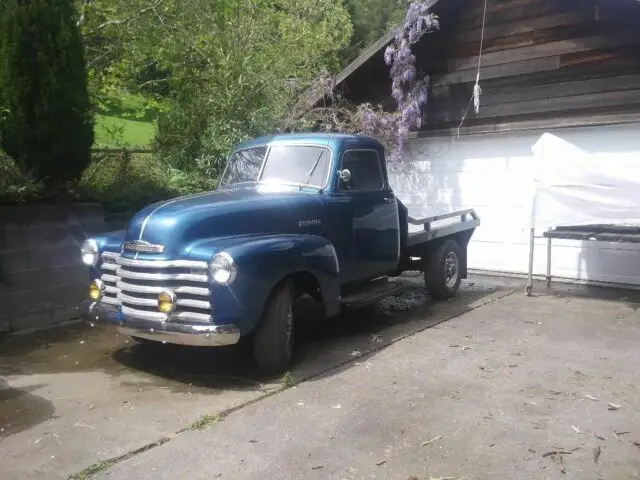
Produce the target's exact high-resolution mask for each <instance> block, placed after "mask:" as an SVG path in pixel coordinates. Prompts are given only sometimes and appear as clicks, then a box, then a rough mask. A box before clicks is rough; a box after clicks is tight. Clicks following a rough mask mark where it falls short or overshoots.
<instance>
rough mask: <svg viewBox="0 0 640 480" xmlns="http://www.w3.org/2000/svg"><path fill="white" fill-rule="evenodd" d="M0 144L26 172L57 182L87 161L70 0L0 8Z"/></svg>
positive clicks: (81, 66)
mask: <svg viewBox="0 0 640 480" xmlns="http://www.w3.org/2000/svg"><path fill="white" fill-rule="evenodd" d="M0 108H1V109H2V112H3V114H2V116H0V142H1V143H0V145H1V146H2V148H3V149H4V151H5V152H6V153H7V154H8V155H9V156H10V157H11V158H13V159H14V161H15V165H16V166H17V167H18V168H19V169H20V171H21V172H22V173H23V174H24V175H27V176H31V177H33V178H34V179H36V180H42V181H44V182H45V183H46V184H47V185H48V186H49V187H60V186H62V185H63V184H65V183H67V182H69V181H73V180H76V179H77V178H79V177H80V175H81V174H82V171H83V170H84V169H85V168H86V166H87V165H88V164H89V162H90V158H91V157H90V156H91V151H90V149H91V145H92V144H93V119H92V115H91V108H90V103H89V94H88V88H87V74H86V65H85V59H84V47H83V45H82V42H81V39H80V34H79V31H78V28H77V26H76V20H75V12H74V8H73V4H72V0H30V1H28V2H24V1H18V0H4V1H3V2H2V7H0Z"/></svg>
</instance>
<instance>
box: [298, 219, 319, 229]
mask: <svg viewBox="0 0 640 480" xmlns="http://www.w3.org/2000/svg"><path fill="white" fill-rule="evenodd" d="M316 225H322V221H321V220H320V219H317V218H314V219H313V220H299V221H298V228H304V227H313V226H316Z"/></svg>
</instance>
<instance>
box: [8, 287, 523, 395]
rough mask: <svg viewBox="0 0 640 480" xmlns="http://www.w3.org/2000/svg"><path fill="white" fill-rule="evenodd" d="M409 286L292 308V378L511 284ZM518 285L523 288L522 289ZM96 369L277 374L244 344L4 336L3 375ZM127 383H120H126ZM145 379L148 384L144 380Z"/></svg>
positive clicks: (253, 377)
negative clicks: (360, 299) (346, 308)
mask: <svg viewBox="0 0 640 480" xmlns="http://www.w3.org/2000/svg"><path fill="white" fill-rule="evenodd" d="M401 281H403V282H407V283H408V285H407V289H406V290H405V291H404V292H403V293H402V294H400V295H397V296H395V297H390V298H387V299H385V300H383V301H381V302H378V303H377V304H375V305H373V306H370V307H367V308H364V309H362V310H359V311H355V312H350V313H345V314H343V315H341V316H339V317H337V318H333V319H327V318H325V317H324V316H323V314H322V311H321V309H320V308H319V306H318V305H317V304H315V303H314V302H313V301H303V302H300V305H299V306H298V307H299V308H298V311H297V314H298V315H297V318H298V323H297V327H296V330H297V332H296V339H297V349H296V355H295V358H294V361H293V364H292V367H291V372H290V373H291V374H292V375H293V376H294V377H295V378H296V379H304V378H309V377H312V376H314V375H316V374H317V373H319V372H325V371H328V370H331V369H332V368H335V367H336V366H338V365H343V364H345V363H348V362H349V361H351V360H354V358H357V357H359V356H361V355H365V354H366V353H367V352H371V351H373V350H379V349H381V348H385V347H386V346H387V345H389V344H390V343H392V342H393V341H394V340H396V339H398V338H402V337H405V336H408V335H411V334H412V333H415V332H417V331H420V330H423V329H425V328H429V327H430V326H433V325H436V324H438V323H441V322H442V321H445V320H447V319H449V318H451V317H452V316H456V315H459V314H461V313H464V312H465V311H468V310H469V309H470V308H472V307H471V305H473V304H474V303H476V302H478V301H482V298H484V297H487V296H489V295H492V294H494V293H495V292H498V291H503V290H505V289H507V288H510V287H509V286H508V285H507V284H506V283H505V281H503V280H500V279H492V280H487V279H470V280H468V281H464V282H463V284H462V286H461V289H460V292H459V293H458V295H456V296H455V297H454V298H452V299H450V300H449V301H444V302H437V303H436V302H433V301H432V300H431V299H430V297H429V296H428V294H427V292H426V290H425V287H424V283H423V281H422V278H421V277H411V276H407V277H405V278H402V279H401ZM523 288H524V287H523ZM80 372H100V373H104V374H107V375H109V376H111V377H120V376H121V377H122V378H123V382H125V380H126V381H127V382H128V381H130V380H129V379H130V377H129V376H130V375H131V374H132V373H133V374H134V375H137V374H142V376H140V377H139V378H140V379H141V380H140V381H144V382H150V383H151V384H152V385H153V386H155V387H160V388H163V389H165V390H168V391H172V392H187V391H189V392H192V391H194V389H195V390H200V392H201V393H208V394H214V393H215V392H216V391H220V390H238V391H250V390H253V391H256V390H262V389H264V388H265V384H271V385H270V387H273V383H274V382H275V383H279V382H280V381H281V379H280V378H267V377H265V376H263V375H261V374H260V373H259V371H258V369H257V367H256V365H255V363H254V361H253V357H252V352H251V346H250V345H249V344H248V342H242V343H241V344H239V345H236V346H233V347H225V348H210V349H209V348H193V347H182V346H177V345H161V344H159V345H141V344H138V343H136V342H135V341H134V340H132V339H129V338H128V337H124V336H122V335H118V334H116V333H115V332H114V331H113V330H112V329H108V328H103V327H98V326H96V327H95V328H91V327H90V326H88V325H86V324H76V325H70V326H67V327H63V328H58V329H52V330H49V331H43V332H39V333H34V334H30V335H24V336H14V337H9V338H7V339H5V340H4V341H3V343H2V346H1V348H0V374H1V375H32V374H52V373H80ZM125 383H126V382H125ZM145 384H146V383H145Z"/></svg>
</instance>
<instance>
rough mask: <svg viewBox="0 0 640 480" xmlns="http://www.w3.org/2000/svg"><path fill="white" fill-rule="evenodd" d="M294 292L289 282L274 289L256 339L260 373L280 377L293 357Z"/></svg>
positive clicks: (255, 349)
mask: <svg viewBox="0 0 640 480" xmlns="http://www.w3.org/2000/svg"><path fill="white" fill-rule="evenodd" d="M294 300H295V298H294V289H293V285H292V284H291V283H290V282H287V283H285V284H283V285H280V286H278V287H276V288H275V289H274V291H273V292H272V293H271V296H270V297H269V299H268V300H267V305H266V307H265V309H264V313H263V315H262V319H261V321H260V324H259V325H258V327H257V328H256V330H255V332H254V335H253V356H254V358H255V360H256V363H257V364H258V367H259V368H260V370H262V371H263V372H264V373H267V374H279V373H282V372H284V371H285V370H286V369H287V367H288V366H289V362H290V361H291V357H292V355H293V325H294V318H293V303H294Z"/></svg>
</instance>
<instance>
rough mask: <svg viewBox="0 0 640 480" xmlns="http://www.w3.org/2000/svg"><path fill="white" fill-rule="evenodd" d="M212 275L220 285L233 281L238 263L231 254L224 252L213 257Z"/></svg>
mask: <svg viewBox="0 0 640 480" xmlns="http://www.w3.org/2000/svg"><path fill="white" fill-rule="evenodd" d="M211 276H212V277H213V281H214V282H216V283H219V284H220V285H226V284H228V283H231V282H233V279H234V278H235V276H236V264H235V263H234V261H233V258H232V257H231V255H229V254H228V253H226V252H222V253H219V254H217V255H216V256H215V257H213V260H212V261H211Z"/></svg>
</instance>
